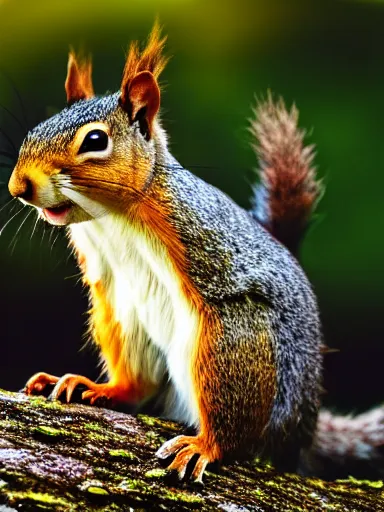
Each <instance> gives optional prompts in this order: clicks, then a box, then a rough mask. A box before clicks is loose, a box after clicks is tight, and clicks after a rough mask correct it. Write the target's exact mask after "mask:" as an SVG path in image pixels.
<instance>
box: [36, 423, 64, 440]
mask: <svg viewBox="0 0 384 512" xmlns="http://www.w3.org/2000/svg"><path fill="white" fill-rule="evenodd" d="M33 432H35V433H36V434H42V435H45V436H50V437H57V436H62V435H65V434H66V432H64V431H63V430H60V429H58V428H53V427H49V426H48V425H39V426H38V427H36V428H34V429H33Z"/></svg>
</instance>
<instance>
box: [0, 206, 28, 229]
mask: <svg viewBox="0 0 384 512" xmlns="http://www.w3.org/2000/svg"><path fill="white" fill-rule="evenodd" d="M25 206H26V205H24V206H23V207H22V208H21V209H20V210H19V211H18V212H16V213H15V214H14V215H12V217H11V218H10V219H9V220H8V221H7V222H6V223H5V224H4V226H3V227H2V228H1V229H0V236H1V235H2V233H3V231H4V229H5V228H6V227H7V226H8V224H9V223H10V222H12V220H13V219H14V218H15V217H16V216H17V215H19V213H20V212H22V211H23V210H24V208H25Z"/></svg>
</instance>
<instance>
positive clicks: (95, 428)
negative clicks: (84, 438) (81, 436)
mask: <svg viewBox="0 0 384 512" xmlns="http://www.w3.org/2000/svg"><path fill="white" fill-rule="evenodd" d="M84 428H85V429H86V430H92V432H102V431H103V430H104V429H103V428H102V427H101V426H100V425H99V424H98V423H92V422H91V423H86V424H85V425H84Z"/></svg>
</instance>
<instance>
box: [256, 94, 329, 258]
mask: <svg viewBox="0 0 384 512" xmlns="http://www.w3.org/2000/svg"><path fill="white" fill-rule="evenodd" d="M297 123H298V111H297V109H296V107H295V106H292V108H291V110H290V111H288V110H287V109H286V107H285V105H284V102H283V101H282V100H280V101H279V102H278V103H274V102H273V100H272V97H271V96H269V98H268V100H267V101H266V102H264V103H261V104H260V105H258V107H257V108H256V110H255V119H254V120H252V121H251V128H250V131H251V133H252V134H253V135H254V136H255V139H256V142H255V143H254V145H253V147H254V149H255V151H256V153H257V155H258V158H259V162H260V167H261V169H260V176H261V181H262V185H263V186H264V188H265V189H266V191H267V196H268V197H267V199H266V202H267V205H266V206H267V207H268V210H269V211H268V212H267V214H266V215H265V217H266V219H265V218H264V216H263V218H262V219H260V220H261V222H262V223H264V224H265V227H266V228H267V229H268V230H269V231H270V232H271V233H272V234H273V235H274V236H275V237H276V238H278V239H279V240H280V241H281V242H283V243H284V244H285V245H287V246H288V248H290V249H292V250H293V251H295V250H296V246H297V245H298V242H299V241H300V238H301V236H302V234H303V231H304V230H305V228H306V227H307V224H308V222H309V220H310V216H311V214H312V211H313V208H314V206H315V203H316V201H317V199H318V198H319V195H320V192H321V187H320V184H319V183H318V182H317V181H316V180H315V168H314V167H313V159H314V147H313V146H304V142H303V139H304V135H305V133H304V132H303V131H302V130H299V129H298V127H297ZM291 246H292V247H291Z"/></svg>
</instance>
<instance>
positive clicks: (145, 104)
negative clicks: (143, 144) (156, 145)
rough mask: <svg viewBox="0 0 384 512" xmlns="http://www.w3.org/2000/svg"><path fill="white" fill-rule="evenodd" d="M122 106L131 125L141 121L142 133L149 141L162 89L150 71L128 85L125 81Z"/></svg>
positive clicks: (142, 72) (137, 76) (135, 78)
mask: <svg viewBox="0 0 384 512" xmlns="http://www.w3.org/2000/svg"><path fill="white" fill-rule="evenodd" d="M120 105H121V106H122V108H123V109H124V110H125V111H126V112H127V113H128V115H129V120H130V122H131V123H134V122H135V121H139V125H140V130H141V133H142V134H143V135H144V136H145V137H146V138H147V139H149V138H150V137H151V134H152V127H153V121H154V119H155V116H156V114H157V112H158V110H159V107H160V89H159V86H158V85H157V81H156V78H155V77H154V76H153V74H152V73H151V72H150V71H141V73H138V74H137V75H136V76H135V77H134V78H132V80H130V81H129V82H128V83H124V81H123V84H122V88H121V97H120Z"/></svg>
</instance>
